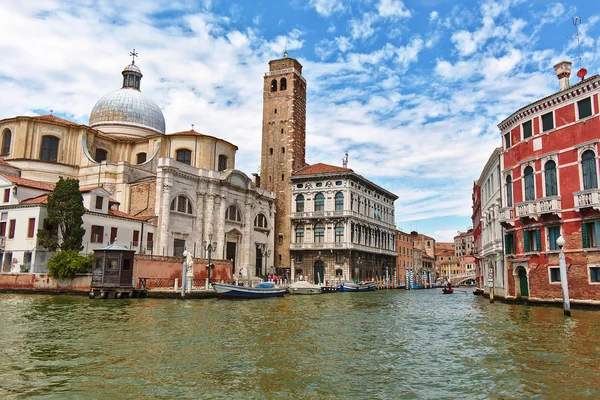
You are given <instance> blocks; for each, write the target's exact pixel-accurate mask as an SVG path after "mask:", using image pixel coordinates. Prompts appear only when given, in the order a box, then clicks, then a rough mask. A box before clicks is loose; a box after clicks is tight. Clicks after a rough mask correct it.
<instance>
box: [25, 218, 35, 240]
mask: <svg viewBox="0 0 600 400" xmlns="http://www.w3.org/2000/svg"><path fill="white" fill-rule="evenodd" d="M34 233H35V218H29V225H28V226H27V237H28V238H32V237H33V235H34Z"/></svg>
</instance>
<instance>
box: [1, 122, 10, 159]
mask: <svg viewBox="0 0 600 400" xmlns="http://www.w3.org/2000/svg"><path fill="white" fill-rule="evenodd" d="M11 140H12V132H11V131H10V129H5V130H4V132H3V133H2V155H3V156H6V155H8V154H9V153H10V142H11Z"/></svg>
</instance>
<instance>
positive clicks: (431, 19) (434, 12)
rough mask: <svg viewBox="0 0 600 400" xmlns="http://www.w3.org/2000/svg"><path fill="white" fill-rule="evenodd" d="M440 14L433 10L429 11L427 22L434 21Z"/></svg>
mask: <svg viewBox="0 0 600 400" xmlns="http://www.w3.org/2000/svg"><path fill="white" fill-rule="evenodd" d="M439 16H440V14H439V13H438V12H437V11H435V10H433V11H432V12H430V13H429V22H433V21H436V20H437V19H438V18H439Z"/></svg>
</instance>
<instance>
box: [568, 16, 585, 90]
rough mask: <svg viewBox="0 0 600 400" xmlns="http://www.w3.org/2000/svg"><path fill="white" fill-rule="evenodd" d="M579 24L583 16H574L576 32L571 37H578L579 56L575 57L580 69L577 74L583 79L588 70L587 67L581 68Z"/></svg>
mask: <svg viewBox="0 0 600 400" xmlns="http://www.w3.org/2000/svg"><path fill="white" fill-rule="evenodd" d="M579 25H581V17H573V26H575V34H574V35H573V36H571V38H574V37H576V38H577V58H576V59H575V60H577V61H578V62H579V71H577V76H578V77H579V78H581V80H583V79H584V78H585V75H586V74H587V70H586V69H585V68H581V33H579Z"/></svg>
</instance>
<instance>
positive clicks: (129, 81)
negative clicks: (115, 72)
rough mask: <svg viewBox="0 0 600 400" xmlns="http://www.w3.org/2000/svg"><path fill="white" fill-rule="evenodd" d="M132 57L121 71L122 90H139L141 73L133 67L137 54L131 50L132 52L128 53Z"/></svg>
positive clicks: (135, 66)
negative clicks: (129, 62)
mask: <svg viewBox="0 0 600 400" xmlns="http://www.w3.org/2000/svg"><path fill="white" fill-rule="evenodd" d="M129 55H130V56H131V57H132V59H131V64H129V65H128V66H126V67H125V69H123V72H122V74H123V88H132V89H137V90H140V81H141V80H142V76H143V75H142V71H140V69H139V68H138V67H137V65H135V58H136V57H137V56H138V54H137V53H136V52H135V49H133V51H132V52H130V53H129Z"/></svg>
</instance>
